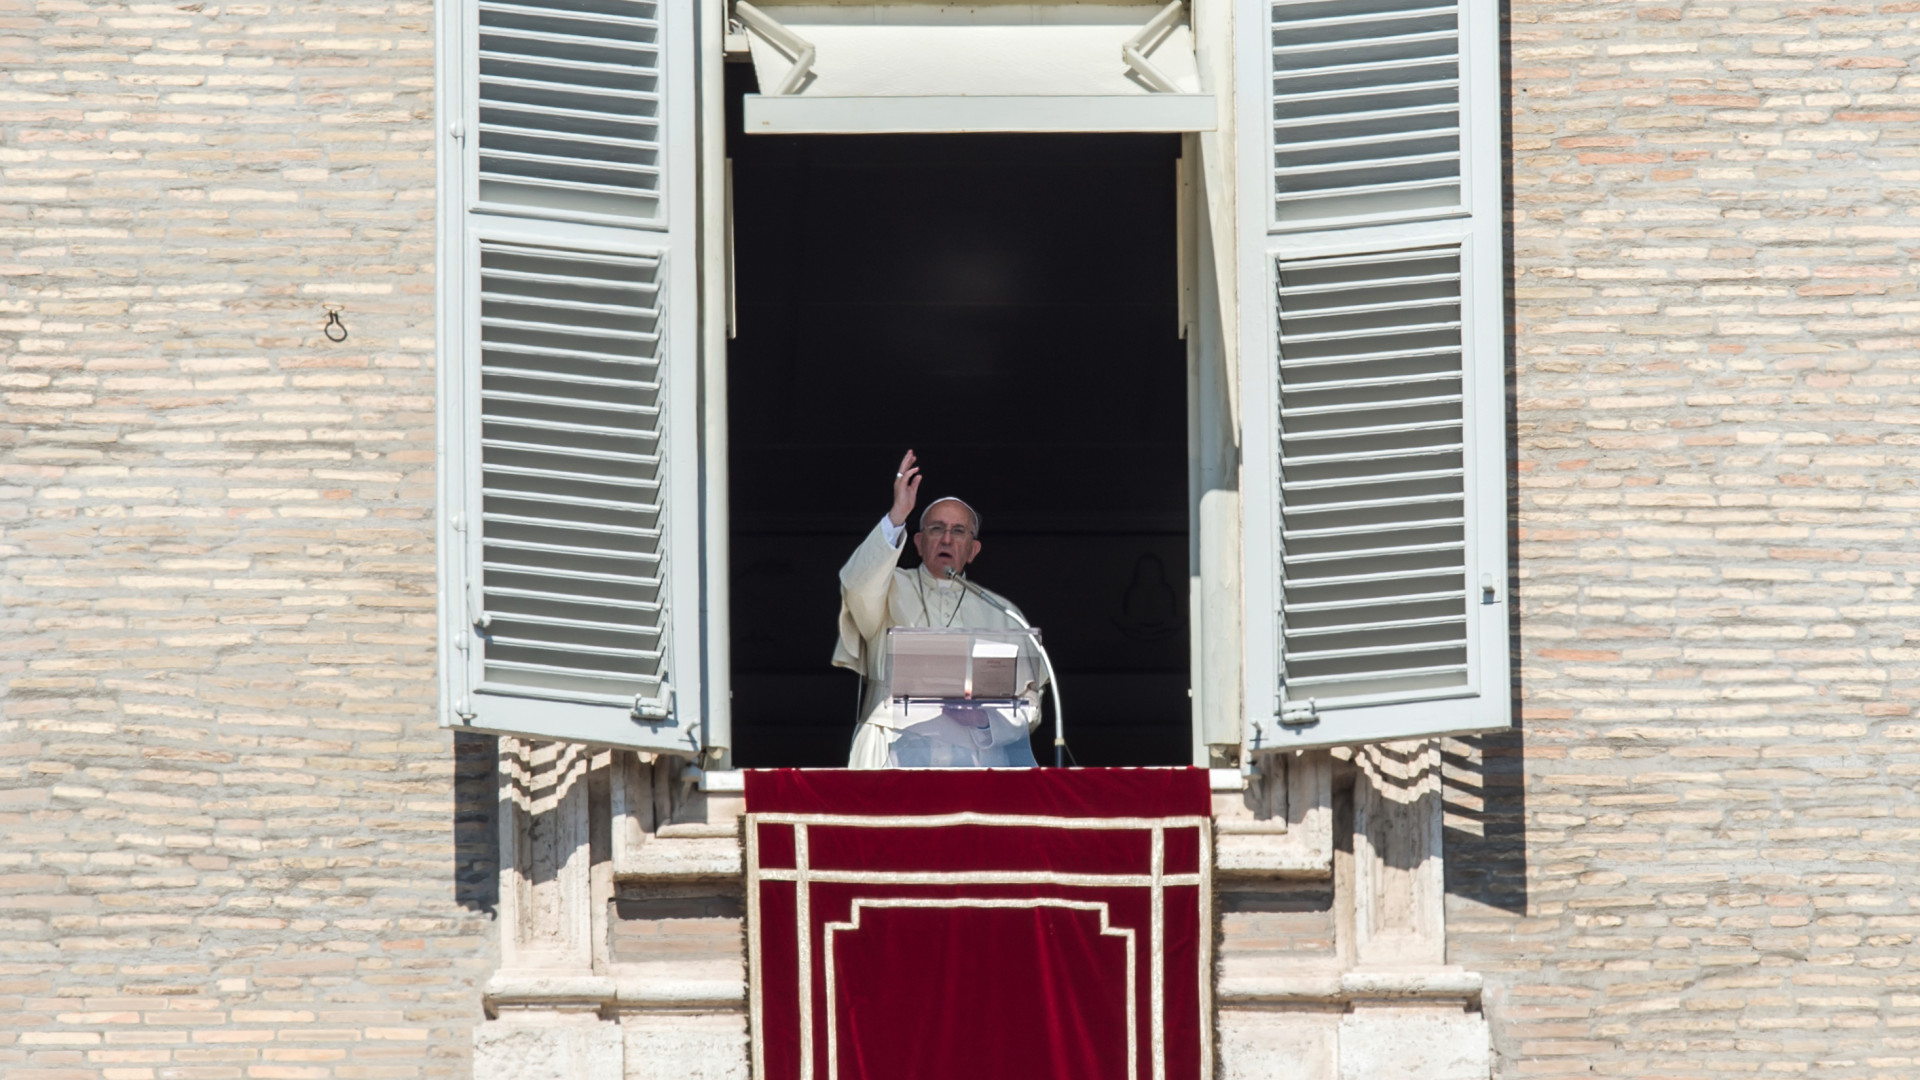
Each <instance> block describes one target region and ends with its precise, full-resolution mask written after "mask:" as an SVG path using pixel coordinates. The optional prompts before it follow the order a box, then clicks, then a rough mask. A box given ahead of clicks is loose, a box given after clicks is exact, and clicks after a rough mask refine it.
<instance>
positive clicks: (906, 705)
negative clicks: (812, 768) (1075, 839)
mask: <svg viewBox="0 0 1920 1080" xmlns="http://www.w3.org/2000/svg"><path fill="white" fill-rule="evenodd" d="M1043 670H1044V667H1043V662H1042V660H1041V657H1040V631H1039V629H1038V628H1032V629H1018V630H982V629H964V628H959V627H955V628H952V629H946V628H941V627H917V626H896V627H893V628H892V629H890V630H888V631H887V663H886V687H885V695H886V700H887V703H888V709H889V715H890V721H891V722H890V724H889V726H890V727H891V728H892V729H893V732H894V735H893V741H892V742H891V743H890V744H889V746H888V749H887V764H888V765H891V766H893V767H895V768H943V767H944V768H980V767H992V766H1032V765H1037V764H1039V762H1037V761H1035V760H1034V757H1033V747H1032V745H1031V744H1030V743H1029V742H1028V736H1029V734H1030V733H1031V731H1032V729H1033V725H1034V723H1035V722H1036V721H1037V720H1038V719H1039V716H1040V685H1041V683H1042V682H1043V679H1042V678H1041V673H1042V671H1043Z"/></svg>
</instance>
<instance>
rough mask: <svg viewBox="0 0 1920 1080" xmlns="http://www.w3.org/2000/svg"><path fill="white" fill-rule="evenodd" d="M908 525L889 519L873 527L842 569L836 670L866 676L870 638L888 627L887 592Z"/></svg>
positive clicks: (835, 649)
mask: <svg viewBox="0 0 1920 1080" xmlns="http://www.w3.org/2000/svg"><path fill="white" fill-rule="evenodd" d="M905 535H906V528H905V527H904V526H895V525H894V524H893V522H892V521H890V520H888V519H887V518H886V517H884V516H883V517H882V518H881V519H880V523H879V524H877V525H875V526H874V527H873V531H872V532H870V533H868V534H867V538H866V539H865V540H862V541H860V546H859V547H857V548H855V549H853V557H852V558H849V559H848V560H847V565H845V566H843V567H841V568H840V640H839V641H837V642H835V643H834V646H833V664H834V666H835V667H843V668H849V669H851V670H853V671H857V672H859V673H860V674H862V675H864V674H866V647H867V639H868V638H870V637H873V636H874V635H876V634H878V633H879V632H880V631H881V630H882V629H884V628H885V627H886V619H887V592H888V590H890V589H891V588H892V587H893V568H894V566H895V565H897V564H898V563H899V562H900V548H901V545H900V541H901V539H902V538H903V537H904V536H905Z"/></svg>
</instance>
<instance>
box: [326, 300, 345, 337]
mask: <svg viewBox="0 0 1920 1080" xmlns="http://www.w3.org/2000/svg"><path fill="white" fill-rule="evenodd" d="M320 306H321V307H323V308H326V309H327V324H326V325H325V326H323V327H321V328H320V332H321V333H323V334H325V335H327V340H328V341H332V342H341V341H345V340H347V324H346V323H343V322H341V321H340V313H341V312H342V311H344V310H346V309H345V308H343V307H341V306H340V305H339V304H322V305H320ZM336 330H338V331H339V333H338V334H336V333H334V331H336Z"/></svg>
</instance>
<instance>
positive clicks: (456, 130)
mask: <svg viewBox="0 0 1920 1080" xmlns="http://www.w3.org/2000/svg"><path fill="white" fill-rule="evenodd" d="M447 134H448V135H451V136H453V139H454V141H455V142H466V141H467V125H465V124H463V123H461V122H460V121H458V120H455V121H454V122H453V123H451V124H448V125H447Z"/></svg>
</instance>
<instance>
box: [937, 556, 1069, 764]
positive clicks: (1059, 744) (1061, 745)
mask: <svg viewBox="0 0 1920 1080" xmlns="http://www.w3.org/2000/svg"><path fill="white" fill-rule="evenodd" d="M947 577H948V578H950V579H952V580H953V581H955V582H958V583H959V584H960V587H961V588H963V589H966V590H967V591H968V592H970V593H972V594H973V595H975V596H977V597H979V598H980V599H982V600H985V601H986V602H987V603H989V604H992V605H993V606H994V607H996V608H998V609H1000V611H1001V612H1002V613H1003V614H1005V615H1006V616H1007V618H1009V619H1012V620H1013V621H1014V622H1017V623H1019V624H1020V629H1022V630H1029V631H1030V630H1032V629H1033V624H1032V623H1030V622H1028V621H1027V620H1026V618H1025V617H1024V616H1022V615H1021V614H1020V613H1019V612H1017V611H1015V610H1013V609H1012V608H1011V607H1008V606H1007V605H1005V604H1003V603H1001V602H1000V601H999V600H996V599H994V598H993V597H992V596H990V595H988V594H987V591H986V590H985V589H982V588H981V587H980V586H978V585H975V584H974V583H973V582H971V581H968V580H967V579H966V578H963V577H961V576H960V574H959V572H958V571H956V570H955V569H954V568H953V567H951V566H949V567H947ZM1033 647H1034V648H1036V649H1039V650H1040V662H1041V663H1042V664H1045V665H1046V666H1047V690H1048V691H1049V694H1048V696H1050V697H1051V698H1053V767H1054V768H1056V769H1058V768H1061V767H1062V766H1063V765H1064V764H1065V758H1066V751H1067V722H1066V720H1065V719H1064V718H1063V717H1062V716H1061V715H1060V676H1059V675H1057V674H1055V673H1054V670H1053V657H1051V656H1048V655H1047V647H1046V645H1044V644H1043V643H1041V641H1040V638H1039V637H1038V636H1037V635H1036V636H1035V637H1034V639H1033Z"/></svg>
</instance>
